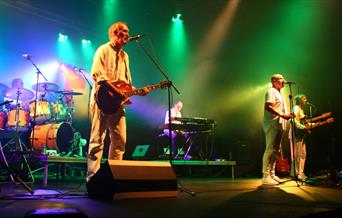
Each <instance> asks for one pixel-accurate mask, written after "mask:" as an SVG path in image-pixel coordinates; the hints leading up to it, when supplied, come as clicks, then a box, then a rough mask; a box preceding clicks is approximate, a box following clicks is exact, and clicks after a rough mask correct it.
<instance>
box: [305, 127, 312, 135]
mask: <svg viewBox="0 0 342 218" xmlns="http://www.w3.org/2000/svg"><path fill="white" fill-rule="evenodd" d="M304 130H305V133H306V134H308V135H309V134H311V130H310V128H308V127H305V129H304Z"/></svg>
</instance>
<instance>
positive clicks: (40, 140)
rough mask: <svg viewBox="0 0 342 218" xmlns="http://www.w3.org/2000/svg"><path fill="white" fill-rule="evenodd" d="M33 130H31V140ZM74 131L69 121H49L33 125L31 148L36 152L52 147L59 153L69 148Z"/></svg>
mask: <svg viewBox="0 0 342 218" xmlns="http://www.w3.org/2000/svg"><path fill="white" fill-rule="evenodd" d="M32 137H33V131H32V132H31V137H30V139H31V141H32ZM73 137H74V132H73V129H72V127H71V125H70V124H69V123H64V122H63V123H49V124H44V125H37V126H35V127H34V140H33V148H34V149H35V151H36V152H37V153H42V152H43V150H44V148H46V149H54V150H57V152H59V153H65V152H68V151H70V150H71V143H72V140H73Z"/></svg>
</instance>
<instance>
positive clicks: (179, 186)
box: [133, 37, 196, 196]
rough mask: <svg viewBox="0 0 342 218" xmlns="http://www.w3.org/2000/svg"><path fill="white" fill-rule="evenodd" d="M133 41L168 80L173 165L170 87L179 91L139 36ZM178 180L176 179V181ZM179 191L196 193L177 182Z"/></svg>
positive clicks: (171, 161)
mask: <svg viewBox="0 0 342 218" xmlns="http://www.w3.org/2000/svg"><path fill="white" fill-rule="evenodd" d="M133 41H135V42H136V43H137V44H138V45H139V47H140V48H141V49H142V50H143V51H144V52H145V54H146V55H147V57H149V59H150V60H151V61H152V62H153V64H154V65H155V66H156V67H157V69H158V70H159V72H160V73H161V74H162V75H163V76H164V78H165V80H166V81H167V82H168V86H167V96H168V112H169V113H168V114H169V150H170V155H169V160H170V164H171V166H172V167H173V153H172V125H171V88H173V89H174V90H175V91H176V92H177V93H178V94H180V92H179V91H178V89H177V88H176V87H175V85H174V84H173V83H172V81H171V80H170V79H169V77H168V76H167V74H166V72H165V71H164V70H163V68H162V67H161V65H160V64H159V63H158V62H157V60H155V58H153V57H152V55H151V54H150V53H149V52H148V51H147V49H146V48H145V47H144V46H143V45H142V44H141V43H140V41H139V37H138V38H136V39H133ZM177 182H178V181H177ZM177 188H178V189H179V190H180V191H184V192H186V193H188V194H191V195H192V196H195V195H196V193H195V192H194V191H191V190H188V189H186V188H184V187H182V186H181V185H180V184H178V187H177Z"/></svg>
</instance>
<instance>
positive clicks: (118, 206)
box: [0, 177, 342, 218]
mask: <svg viewBox="0 0 342 218" xmlns="http://www.w3.org/2000/svg"><path fill="white" fill-rule="evenodd" d="M260 181H261V179H259V178H244V179H239V178H236V179H234V180H233V179H231V178H226V177H220V178H191V177H186V178H185V177H184V178H178V182H179V184H181V185H182V187H184V188H186V189H189V190H191V191H194V192H195V193H196V196H194V197H193V196H191V195H189V194H187V193H186V192H180V191H178V195H177V197H175V198H148V199H130V200H120V201H114V200H97V199H90V198H88V196H87V192H86V188H85V181H84V180H81V179H79V180H77V179H76V180H75V179H72V180H64V181H60V180H53V181H50V182H49V184H48V187H47V188H46V189H42V186H41V185H34V186H35V194H34V195H31V194H29V193H28V192H27V191H26V190H24V189H23V188H22V186H21V185H20V184H17V185H15V184H1V185H0V187H1V192H0V195H1V199H0V205H1V217H4V218H5V217H24V216H25V214H26V213H27V212H28V211H31V210H33V209H40V210H41V209H43V208H45V209H50V210H45V212H47V213H48V212H51V210H52V209H55V212H56V211H57V213H60V214H63V213H64V216H65V215H66V214H67V212H68V210H74V212H75V211H76V214H78V215H79V216H76V215H73V217H85V216H81V214H82V213H83V214H84V215H86V216H88V217H215V216H221V217H222V216H223V217H277V218H280V217H304V216H306V217H341V214H342V213H341V205H342V190H341V189H337V188H327V187H317V186H309V185H300V186H298V185H297V184H296V182H294V181H289V182H285V183H284V184H282V185H278V186H276V187H262V186H261V185H260V184H261V183H260ZM68 208H69V209H68ZM67 209H68V210H67ZM61 210H63V211H61ZM318 213H325V215H323V216H322V214H321V216H318ZM58 217H59V216H58Z"/></svg>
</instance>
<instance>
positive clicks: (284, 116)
mask: <svg viewBox="0 0 342 218" xmlns="http://www.w3.org/2000/svg"><path fill="white" fill-rule="evenodd" d="M281 117H282V118H284V119H285V120H288V119H291V118H294V117H295V116H294V114H292V113H287V114H283V115H281Z"/></svg>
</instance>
